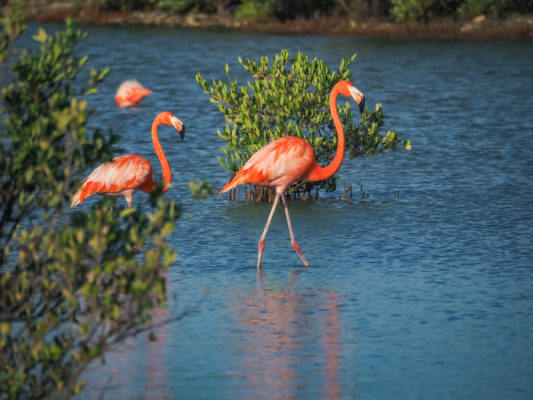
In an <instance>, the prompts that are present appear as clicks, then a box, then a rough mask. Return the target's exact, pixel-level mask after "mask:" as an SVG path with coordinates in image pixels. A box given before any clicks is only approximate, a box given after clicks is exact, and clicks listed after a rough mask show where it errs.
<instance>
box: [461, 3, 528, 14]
mask: <svg viewBox="0 0 533 400" xmlns="http://www.w3.org/2000/svg"><path fill="white" fill-rule="evenodd" d="M507 3H509V2H508V1H506V0H465V1H464V2H463V3H462V4H461V6H460V7H459V9H458V13H459V15H461V16H463V17H472V16H475V15H480V14H488V15H499V14H501V13H502V12H503V10H504V9H505V7H506V6H507ZM532 5H533V4H532Z"/></svg>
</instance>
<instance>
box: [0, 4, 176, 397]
mask: <svg viewBox="0 0 533 400" xmlns="http://www.w3.org/2000/svg"><path fill="white" fill-rule="evenodd" d="M20 11H21V10H20V9H11V8H8V9H6V15H5V17H4V18H3V20H2V22H3V29H2V31H1V33H0V62H2V66H3V75H2V82H1V84H2V94H1V101H2V109H1V113H2V114H3V116H4V120H3V122H2V125H1V126H0V174H1V179H0V246H1V247H0V399H19V398H22V399H24V398H27V399H29V398H32V399H42V398H47V399H49V398H67V397H70V396H71V395H72V394H75V393H77V392H79V391H80V390H81V389H82V387H83V382H81V381H80V375H81V373H82V372H83V370H84V368H85V367H86V366H87V365H88V364H89V363H90V362H91V361H92V360H94V359H95V358H98V357H102V356H103V354H104V352H105V351H106V350H107V349H109V348H110V346H112V345H113V344H115V343H118V342H120V341H121V340H123V339H124V338H126V337H127V336H128V335H131V334H133V333H136V332H139V331H140V330H142V329H143V327H144V326H145V324H146V323H147V322H148V321H149V320H150V310H151V309H152V308H153V307H156V306H159V305H162V304H163V303H164V301H165V299H166V293H165V278H164V271H165V270H166V268H167V267H168V266H169V265H170V264H171V262H172V261H173V259H174V257H175V252H174V251H173V250H172V249H170V248H169V246H168V244H167V243H166V241H165V237H166V236H167V235H168V234H169V233H171V232H172V230H173V228H174V220H175V218H176V216H177V214H178V212H177V210H176V209H175V207H174V204H173V203H171V202H168V201H163V200H162V199H158V197H157V196H153V198H151V201H152V206H153V212H152V213H150V214H148V215H145V214H143V213H141V212H139V211H136V210H135V209H133V208H131V209H129V208H123V207H117V206H115V205H114V204H113V202H112V201H111V200H109V199H106V200H103V201H100V202H98V203H95V205H94V206H93V207H92V209H91V210H90V211H89V212H87V213H85V212H80V211H77V212H71V211H70V210H69V199H70V197H71V196H72V194H73V193H74V191H75V190H76V189H77V188H78V187H79V185H80V183H81V180H80V178H81V174H82V173H85V171H86V169H87V168H88V167H89V166H94V163H95V162H97V161H98V162H101V161H106V160H108V159H110V157H111V154H112V152H113V148H112V144H113V142H114V141H115V140H116V138H115V137H114V136H113V135H111V136H109V135H103V134H102V133H100V132H99V131H94V132H92V133H89V132H88V131H87V128H86V125H87V120H88V118H89V116H90V114H91V111H90V110H89V108H88V107H87V100H86V99H85V97H86V96H88V95H90V94H91V93H94V92H95V91H96V85H97V84H98V83H99V82H100V81H101V80H102V79H103V78H104V76H105V74H106V72H107V71H95V70H91V71H90V73H88V84H86V85H83V84H81V83H80V82H81V80H80V77H79V75H81V74H79V72H81V71H82V70H83V66H84V64H85V62H86V60H87V57H84V58H81V59H78V58H77V57H76V55H75V53H74V46H75V44H76V43H77V42H78V41H79V40H80V39H81V38H82V36H83V35H82V33H81V32H80V31H79V30H78V29H76V28H75V27H74V26H73V24H72V23H68V24H67V26H66V30H65V31H64V32H58V33H56V35H55V36H54V37H51V36H48V35H47V34H46V32H45V31H44V30H40V31H39V34H38V35H37V36H36V37H35V39H36V40H37V41H38V42H40V47H39V48H38V49H37V50H35V51H28V50H25V51H23V52H21V53H20V55H19V56H18V57H17V59H16V60H15V61H13V62H12V64H11V67H12V68H11V70H10V69H9V63H10V62H11V60H10V57H11V56H12V55H13V54H14V51H13V48H12V47H13V46H12V45H13V42H14V41H15V39H16V38H17V37H18V36H19V35H20V34H21V33H22V32H23V31H24V28H25V24H24V21H23V20H22V18H21V12H20ZM86 75H87V74H86ZM77 78H78V79H77ZM6 79H9V81H8V82H7V83H6ZM76 79H77V81H76V84H74V82H75V80H76ZM89 203H90V202H89ZM84 206H85V209H87V207H88V204H87V205H86V204H84ZM130 217H132V220H133V221H135V222H134V223H132V224H131V225H130V224H129V223H128V221H129V218H130Z"/></svg>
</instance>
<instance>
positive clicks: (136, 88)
mask: <svg viewBox="0 0 533 400" xmlns="http://www.w3.org/2000/svg"><path fill="white" fill-rule="evenodd" d="M150 93H152V91H151V90H149V89H146V88H145V87H144V86H143V85H141V83H140V82H139V81H137V80H135V79H130V80H127V81H124V82H122V83H121V84H120V86H119V87H118V89H117V92H116V94H115V101H116V102H117V105H118V106H119V107H129V106H134V105H136V104H138V103H139V102H140V101H141V100H142V99H144V98H145V97H146V96H148V95H149V94H150Z"/></svg>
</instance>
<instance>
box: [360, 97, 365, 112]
mask: <svg viewBox="0 0 533 400" xmlns="http://www.w3.org/2000/svg"><path fill="white" fill-rule="evenodd" d="M364 111H365V98H364V97H363V98H362V99H361V101H360V102H359V112H360V113H361V114H362V113H363V112H364Z"/></svg>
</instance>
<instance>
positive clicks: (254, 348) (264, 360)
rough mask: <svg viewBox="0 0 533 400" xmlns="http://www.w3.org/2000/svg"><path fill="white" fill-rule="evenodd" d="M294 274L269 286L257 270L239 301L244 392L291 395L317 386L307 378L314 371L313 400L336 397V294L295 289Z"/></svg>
mask: <svg viewBox="0 0 533 400" xmlns="http://www.w3.org/2000/svg"><path fill="white" fill-rule="evenodd" d="M299 271H302V270H299ZM297 275H298V271H297V270H293V271H292V273H291V276H290V279H289V282H288V284H287V286H286V287H284V288H280V287H276V286H274V287H272V286H271V285H268V284H267V283H266V282H265V278H264V276H263V272H262V271H258V274H257V285H256V287H254V288H253V289H252V290H251V291H250V293H247V294H246V295H245V296H243V297H244V298H243V299H242V301H241V302H240V303H239V304H238V305H237V312H238V315H239V316H238V317H237V319H238V322H239V323H240V325H241V326H240V328H241V329H243V330H244V331H245V332H246V335H245V336H246V337H245V338H244V340H242V341H241V347H240V352H241V356H242V359H243V364H242V365H241V367H242V369H243V370H242V375H243V376H245V377H246V379H247V380H248V382H247V383H246V386H247V389H248V390H250V391H252V392H254V393H263V394H268V396H267V397H268V398H270V399H278V398H289V397H294V396H295V395H296V394H297V393H298V392H299V391H302V390H304V389H306V390H309V387H316V388H317V390H320V389H319V388H320V385H317V384H316V382H310V381H309V379H308V377H312V380H314V379H316V376H317V375H318V376H322V377H323V380H324V382H323V385H322V393H316V395H317V396H318V397H317V398H327V399H338V398H339V397H340V385H339V354H340V349H339V346H340V345H339V334H340V327H339V316H338V313H339V307H338V296H337V295H336V294H335V293H331V292H325V296H324V293H322V294H319V295H318V296H316V295H309V294H302V293H298V291H297V290H296V289H295V287H294V283H295V279H296V278H297ZM317 368H318V369H319V371H316V369H317ZM307 386H309V387H307ZM306 387H307V388H306Z"/></svg>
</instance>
